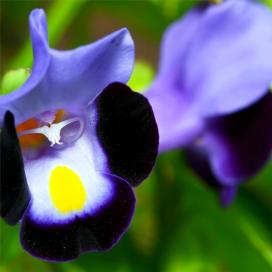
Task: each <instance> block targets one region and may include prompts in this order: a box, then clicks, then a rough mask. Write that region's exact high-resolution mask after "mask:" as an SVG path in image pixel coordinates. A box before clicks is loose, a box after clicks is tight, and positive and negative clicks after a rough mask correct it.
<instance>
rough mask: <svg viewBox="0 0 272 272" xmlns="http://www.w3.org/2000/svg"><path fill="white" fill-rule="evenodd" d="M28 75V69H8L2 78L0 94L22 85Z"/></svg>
mask: <svg viewBox="0 0 272 272" xmlns="http://www.w3.org/2000/svg"><path fill="white" fill-rule="evenodd" d="M29 75H30V69H25V68H21V69H17V70H11V71H8V72H7V73H6V74H5V75H4V76H3V79H2V82H1V91H0V95H4V94H8V93H10V92H12V91H14V90H16V89H18V88H19V87H20V86H22V85H23V84H24V83H25V81H26V80H27V79H28V77H29Z"/></svg>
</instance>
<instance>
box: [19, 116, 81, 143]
mask: <svg viewBox="0 0 272 272" xmlns="http://www.w3.org/2000/svg"><path fill="white" fill-rule="evenodd" d="M75 122H79V129H78V131H77V133H76V134H75V135H74V137H73V138H74V141H75V140H76V139H78V138H79V137H80V136H81V134H82V132H83V130H84V122H83V120H82V119H81V118H79V117H74V118H71V119H68V120H65V121H63V122H60V123H57V124H52V125H51V126H43V127H40V128H34V129H30V130H25V131H22V132H20V133H19V136H22V135H27V134H43V135H44V136H45V137H46V138H47V139H48V140H49V141H50V142H51V145H50V146H51V147H52V146H54V145H55V144H58V145H62V144H63V142H61V141H60V140H61V135H60V132H61V130H62V129H63V128H64V127H66V126H67V125H69V124H71V123H75Z"/></svg>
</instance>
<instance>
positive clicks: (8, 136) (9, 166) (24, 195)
mask: <svg viewBox="0 0 272 272" xmlns="http://www.w3.org/2000/svg"><path fill="white" fill-rule="evenodd" d="M0 167H1V168H0V173H1V176H0V215H1V217H2V218H3V219H4V220H5V221H6V222H7V223H8V224H10V225H15V224H16V223H17V222H18V221H19V220H20V219H21V217H22V215H23V213H24V212H25V210H26V208H27V205H28V203H29V201H30V194H29V190H28V186H27V183H26V177H25V172H24V163H23V158H22V154H21V150H20V144H19V141H18V137H17V134H16V130H15V126H14V118H13V115H12V114H11V113H10V112H7V113H6V114H5V117H4V124H3V127H2V128H1V134H0Z"/></svg>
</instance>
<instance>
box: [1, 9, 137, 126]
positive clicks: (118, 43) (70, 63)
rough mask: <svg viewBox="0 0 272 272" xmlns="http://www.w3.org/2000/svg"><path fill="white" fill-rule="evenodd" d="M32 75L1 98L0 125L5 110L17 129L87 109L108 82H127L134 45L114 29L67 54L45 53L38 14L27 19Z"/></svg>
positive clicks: (42, 19)
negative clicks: (44, 116) (57, 113)
mask: <svg viewBox="0 0 272 272" xmlns="http://www.w3.org/2000/svg"><path fill="white" fill-rule="evenodd" d="M30 31H31V37H32V43H33V51H34V57H35V62H34V67H33V72H32V74H31V76H30V78H29V79H28V81H27V82H26V83H25V84H24V85H23V86H22V87H21V88H19V89H18V90H16V91H14V92H13V93H11V94H8V95H6V96H2V97H1V100H0V123H1V121H2V118H3V114H4V112H5V111H6V110H11V111H12V112H13V113H14V116H15V120H16V123H17V124H19V123H21V122H23V121H25V120H27V119H29V118H31V117H33V116H36V115H38V114H41V113H43V112H46V111H50V110H57V109H67V108H68V109H69V110H71V111H73V110H74V111H76V110H78V109H79V108H82V106H87V104H88V103H89V102H91V101H92V100H93V99H94V98H95V97H96V96H97V95H98V94H99V93H100V92H101V91H102V90H103V89H104V88H105V87H106V86H107V85H108V84H109V83H111V82H113V81H115V80H117V81H120V82H127V81H128V79H129V77H130V74H131V72H132V69H133V64H134V44H133V40H132V38H131V36H130V34H129V32H128V30H127V29H125V28H123V29H120V30H118V31H116V32H114V33H112V34H110V35H108V36H106V37H104V38H103V39H100V40H98V41H97V42H94V43H92V44H89V45H86V46H81V47H79V48H76V49H73V50H67V51H58V50H54V49H50V48H49V45H48V41H47V29H46V18H45V14H44V12H43V11H42V10H34V11H33V12H32V13H31V15H30Z"/></svg>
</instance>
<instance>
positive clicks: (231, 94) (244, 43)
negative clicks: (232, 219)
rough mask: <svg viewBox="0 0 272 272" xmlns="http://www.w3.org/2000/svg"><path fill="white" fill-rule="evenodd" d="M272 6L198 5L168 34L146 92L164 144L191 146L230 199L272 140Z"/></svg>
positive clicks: (200, 166)
mask: <svg viewBox="0 0 272 272" xmlns="http://www.w3.org/2000/svg"><path fill="white" fill-rule="evenodd" d="M271 25H272V13H271V11H270V10H268V8H266V7H265V6H263V5H261V4H258V3H254V2H253V1H246V0H240V1H237V0H229V1H225V2H224V3H222V4H220V5H209V6H206V7H203V6H201V7H196V8H195V9H193V10H192V11H190V12H189V13H188V14H187V15H186V16H185V17H184V18H183V19H181V20H179V21H177V22H175V23H174V24H173V25H171V26H170V27H169V28H168V29H167V31H166V33H165V36H164V38H163V42H162V51H161V59H160V66H159V71H158V75H157V77H156V79H155V81H154V83H153V84H152V86H151V87H150V89H149V90H148V91H147V93H146V96H147V98H148V99H149V101H150V103H151V105H152V107H153V110H154V113H155V117H156V120H157V122H158V127H159V133H160V151H161V152H163V151H167V150H169V149H173V148H179V147H186V148H187V149H188V152H189V153H190V154H189V155H190V156H189V157H190V162H191V163H192V164H193V166H194V168H197V169H196V170H197V172H198V173H199V174H200V175H201V176H202V177H204V178H205V179H206V181H208V183H209V184H213V186H214V187H216V188H217V189H218V190H219V191H220V192H221V198H222V203H223V205H227V204H229V203H230V202H231V201H232V200H233V197H234V195H235V191H236V186H237V185H238V184H239V183H241V182H242V181H244V180H245V179H247V178H249V177H251V176H253V175H254V174H256V172H257V171H259V170H260V168H261V167H262V166H263V165H264V163H265V162H266V161H267V159H268V157H269V154H270V151H271V147H272V141H271V139H272V126H271V118H272V98H271V96H272V95H271V93H269V86H270V83H271V81H272V54H271V48H272V28H271Z"/></svg>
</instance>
